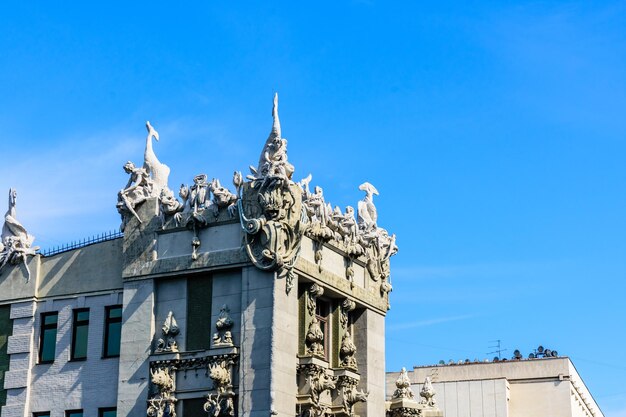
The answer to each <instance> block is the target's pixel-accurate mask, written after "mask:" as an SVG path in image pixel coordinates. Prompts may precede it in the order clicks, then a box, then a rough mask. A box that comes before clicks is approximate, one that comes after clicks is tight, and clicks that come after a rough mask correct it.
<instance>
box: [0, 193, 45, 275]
mask: <svg viewBox="0 0 626 417" xmlns="http://www.w3.org/2000/svg"><path fill="white" fill-rule="evenodd" d="M16 203H17V191H15V189H13V188H11V189H9V207H8V209H7V212H6V214H5V215H4V224H3V225H2V234H1V235H0V271H2V269H3V268H4V267H5V266H6V265H7V264H11V265H17V264H18V263H20V262H24V266H25V267H26V272H27V275H26V279H27V280H30V269H29V268H28V263H27V262H26V258H27V256H29V255H30V256H33V255H35V254H36V252H37V250H39V247H38V246H32V244H33V242H34V240H35V237H34V236H32V235H30V234H29V233H28V232H27V231H26V229H25V228H24V226H22V223H20V222H19V221H18V220H17V217H16V210H15V206H16Z"/></svg>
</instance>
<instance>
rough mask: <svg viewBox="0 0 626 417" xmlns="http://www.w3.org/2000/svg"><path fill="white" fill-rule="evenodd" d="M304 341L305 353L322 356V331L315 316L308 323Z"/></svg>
mask: <svg viewBox="0 0 626 417" xmlns="http://www.w3.org/2000/svg"><path fill="white" fill-rule="evenodd" d="M304 342H305V344H306V353H307V354H309V355H316V356H320V357H324V333H323V332H322V329H321V328H320V322H319V321H318V320H317V319H316V318H315V317H313V320H312V321H311V323H310V324H309V329H308V330H307V332H306V335H305V339H304Z"/></svg>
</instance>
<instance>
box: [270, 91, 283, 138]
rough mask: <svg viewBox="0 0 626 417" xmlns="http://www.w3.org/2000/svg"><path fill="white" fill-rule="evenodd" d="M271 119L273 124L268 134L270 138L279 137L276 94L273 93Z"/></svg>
mask: <svg viewBox="0 0 626 417" xmlns="http://www.w3.org/2000/svg"><path fill="white" fill-rule="evenodd" d="M272 119H274V123H272V132H271V133H270V138H272V137H275V138H279V137H280V134H281V133H280V119H279V118H278V93H274V106H272Z"/></svg>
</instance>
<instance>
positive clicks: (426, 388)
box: [420, 376, 437, 407]
mask: <svg viewBox="0 0 626 417" xmlns="http://www.w3.org/2000/svg"><path fill="white" fill-rule="evenodd" d="M436 394H437V393H436V392H435V390H434V388H433V384H432V381H431V380H430V377H428V376H427V377H426V379H425V380H424V385H423V386H422V389H421V391H420V397H422V401H420V404H425V405H427V406H429V407H436V406H437V402H436V401H435V395H436Z"/></svg>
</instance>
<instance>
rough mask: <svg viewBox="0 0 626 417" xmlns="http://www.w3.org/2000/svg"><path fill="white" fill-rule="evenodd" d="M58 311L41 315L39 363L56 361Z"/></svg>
mask: <svg viewBox="0 0 626 417" xmlns="http://www.w3.org/2000/svg"><path fill="white" fill-rule="evenodd" d="M58 319H59V314H58V313H56V312H55V313H43V314H42V315H41V333H40V335H39V363H50V362H54V355H55V353H56V352H55V351H56V343H57V321H58Z"/></svg>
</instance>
